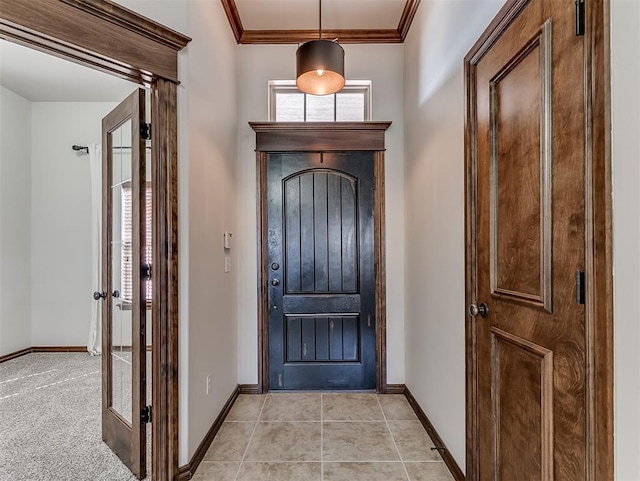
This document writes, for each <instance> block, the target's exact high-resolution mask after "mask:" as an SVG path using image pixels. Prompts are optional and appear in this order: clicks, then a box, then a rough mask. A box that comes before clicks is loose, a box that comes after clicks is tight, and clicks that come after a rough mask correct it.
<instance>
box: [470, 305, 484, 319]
mask: <svg viewBox="0 0 640 481" xmlns="http://www.w3.org/2000/svg"><path fill="white" fill-rule="evenodd" d="M478 314H480V317H487V316H488V315H489V306H487V305H486V304H485V303H484V302H483V303H482V304H480V305H479V306H476V305H475V304H471V305H470V306H469V315H471V316H473V317H477V316H478Z"/></svg>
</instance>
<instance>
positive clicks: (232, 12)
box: [220, 0, 244, 43]
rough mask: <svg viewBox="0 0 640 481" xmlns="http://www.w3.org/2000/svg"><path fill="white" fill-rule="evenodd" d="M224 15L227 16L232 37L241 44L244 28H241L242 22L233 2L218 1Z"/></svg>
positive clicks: (232, 0) (226, 0)
mask: <svg viewBox="0 0 640 481" xmlns="http://www.w3.org/2000/svg"><path fill="white" fill-rule="evenodd" d="M220 1H221V2H222V7H223V8H224V13H226V14H227V20H229V26H230V27H231V31H232V32H233V36H234V37H235V39H236V42H237V43H241V41H240V40H241V39H242V34H243V32H244V27H243V26H242V20H241V19H240V13H239V12H238V6H237V5H236V2H235V0H220Z"/></svg>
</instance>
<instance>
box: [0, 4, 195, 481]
mask: <svg viewBox="0 0 640 481" xmlns="http://www.w3.org/2000/svg"><path fill="white" fill-rule="evenodd" d="M0 37H2V38H4V39H7V40H10V41H13V42H15V43H19V44H22V45H25V46H27V47H31V48H35V49H36V50H40V51H42V52H44V53H47V54H51V55H54V56H56V57H60V58H64V59H67V60H70V61H72V62H75V63H77V64H80V65H84V66H87V67H90V68H93V69H97V70H101V71H103V72H106V73H109V74H111V75H115V76H117V77H120V78H123V79H126V80H129V81H132V82H135V83H137V84H139V85H143V86H145V87H147V88H149V89H150V92H151V96H152V99H151V110H152V119H151V121H152V156H153V160H152V188H153V232H154V236H153V277H154V281H155V284H154V290H153V307H152V312H153V321H152V322H153V326H152V331H153V334H152V338H153V341H152V342H153V380H154V382H153V395H152V398H153V410H154V414H153V423H152V426H153V441H152V444H153V449H152V452H153V454H152V458H153V468H152V471H153V472H152V476H153V479H154V480H156V481H170V480H173V479H175V478H176V477H177V475H178V183H177V178H178V177H177V176H178V151H177V147H178V145H177V144H178V139H177V124H178V115H177V90H176V86H177V83H178V52H179V51H180V50H182V49H183V48H184V47H185V46H186V45H187V44H188V43H189V42H190V41H191V39H190V38H189V37H186V36H184V35H182V34H180V33H178V32H175V31H173V30H171V29H169V28H167V27H164V26H163V25H160V24H158V23H156V22H153V21H151V20H149V19H147V18H145V17H143V16H141V15H139V14H137V13H135V12H133V11H131V10H128V9H126V8H124V7H122V6H120V5H118V4H116V3H113V2H110V1H107V0H12V1H10V2H2V4H1V5H0ZM158 381H160V382H158Z"/></svg>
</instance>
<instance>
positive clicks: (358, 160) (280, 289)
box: [267, 152, 376, 389]
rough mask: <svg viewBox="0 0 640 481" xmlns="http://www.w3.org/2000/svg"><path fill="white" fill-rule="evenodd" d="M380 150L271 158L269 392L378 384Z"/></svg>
mask: <svg viewBox="0 0 640 481" xmlns="http://www.w3.org/2000/svg"><path fill="white" fill-rule="evenodd" d="M373 156H374V154H373V153H372V152H346V153H282V154H269V156H268V162H267V198H268V205H267V216H268V232H269V236H268V264H269V266H268V272H269V276H268V279H267V282H268V283H269V388H270V389H374V388H375V387H376V364H375V362H376V352H375V349H376V347H375V346H376V344H375V342H376V336H375V332H376V330H375V322H376V319H375V283H374V279H375V271H374V245H373V235H374V232H373Z"/></svg>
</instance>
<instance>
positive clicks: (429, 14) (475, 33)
mask: <svg viewBox="0 0 640 481" xmlns="http://www.w3.org/2000/svg"><path fill="white" fill-rule="evenodd" d="M502 3H503V2H502V1H501V0H499V1H476V0H464V1H463V0H460V1H453V2H452V1H446V0H437V1H429V2H423V3H422V4H421V6H420V8H419V10H418V13H417V15H416V18H415V20H414V22H413V26H412V27H411V31H410V32H409V36H408V38H407V40H406V42H405V63H404V65H405V66H404V68H405V83H404V101H405V155H406V167H405V179H406V184H405V203H406V218H407V228H406V234H405V235H406V281H405V285H406V294H405V296H406V323H405V324H406V339H407V341H406V353H405V355H406V380H407V387H408V388H409V389H410V390H411V392H412V393H413V394H414V396H415V398H416V399H417V401H418V402H419V403H420V405H421V406H422V408H423V409H424V411H425V412H426V414H427V416H429V418H430V419H431V422H432V423H433V424H434V426H435V428H436V430H437V431H438V432H439V433H440V436H441V437H442V440H443V441H444V443H445V444H446V445H447V447H448V448H449V450H450V451H451V453H452V454H453V456H454V458H455V459H456V461H457V462H458V464H459V465H460V467H461V468H462V469H464V464H465V387H464V380H465V367H464V360H465V357H464V322H465V299H464V253H465V249H464V150H463V146H464V130H463V127H464V102H463V101H464V82H463V71H462V67H463V58H464V56H465V55H466V53H467V52H468V51H469V49H470V48H471V46H472V45H473V43H474V42H475V41H476V39H477V38H478V37H479V36H480V34H481V33H482V31H483V30H484V29H485V27H486V26H487V25H488V24H489V22H490V21H491V19H492V18H493V17H494V15H495V14H496V13H497V11H498V9H499V8H500V7H501V5H502Z"/></svg>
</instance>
